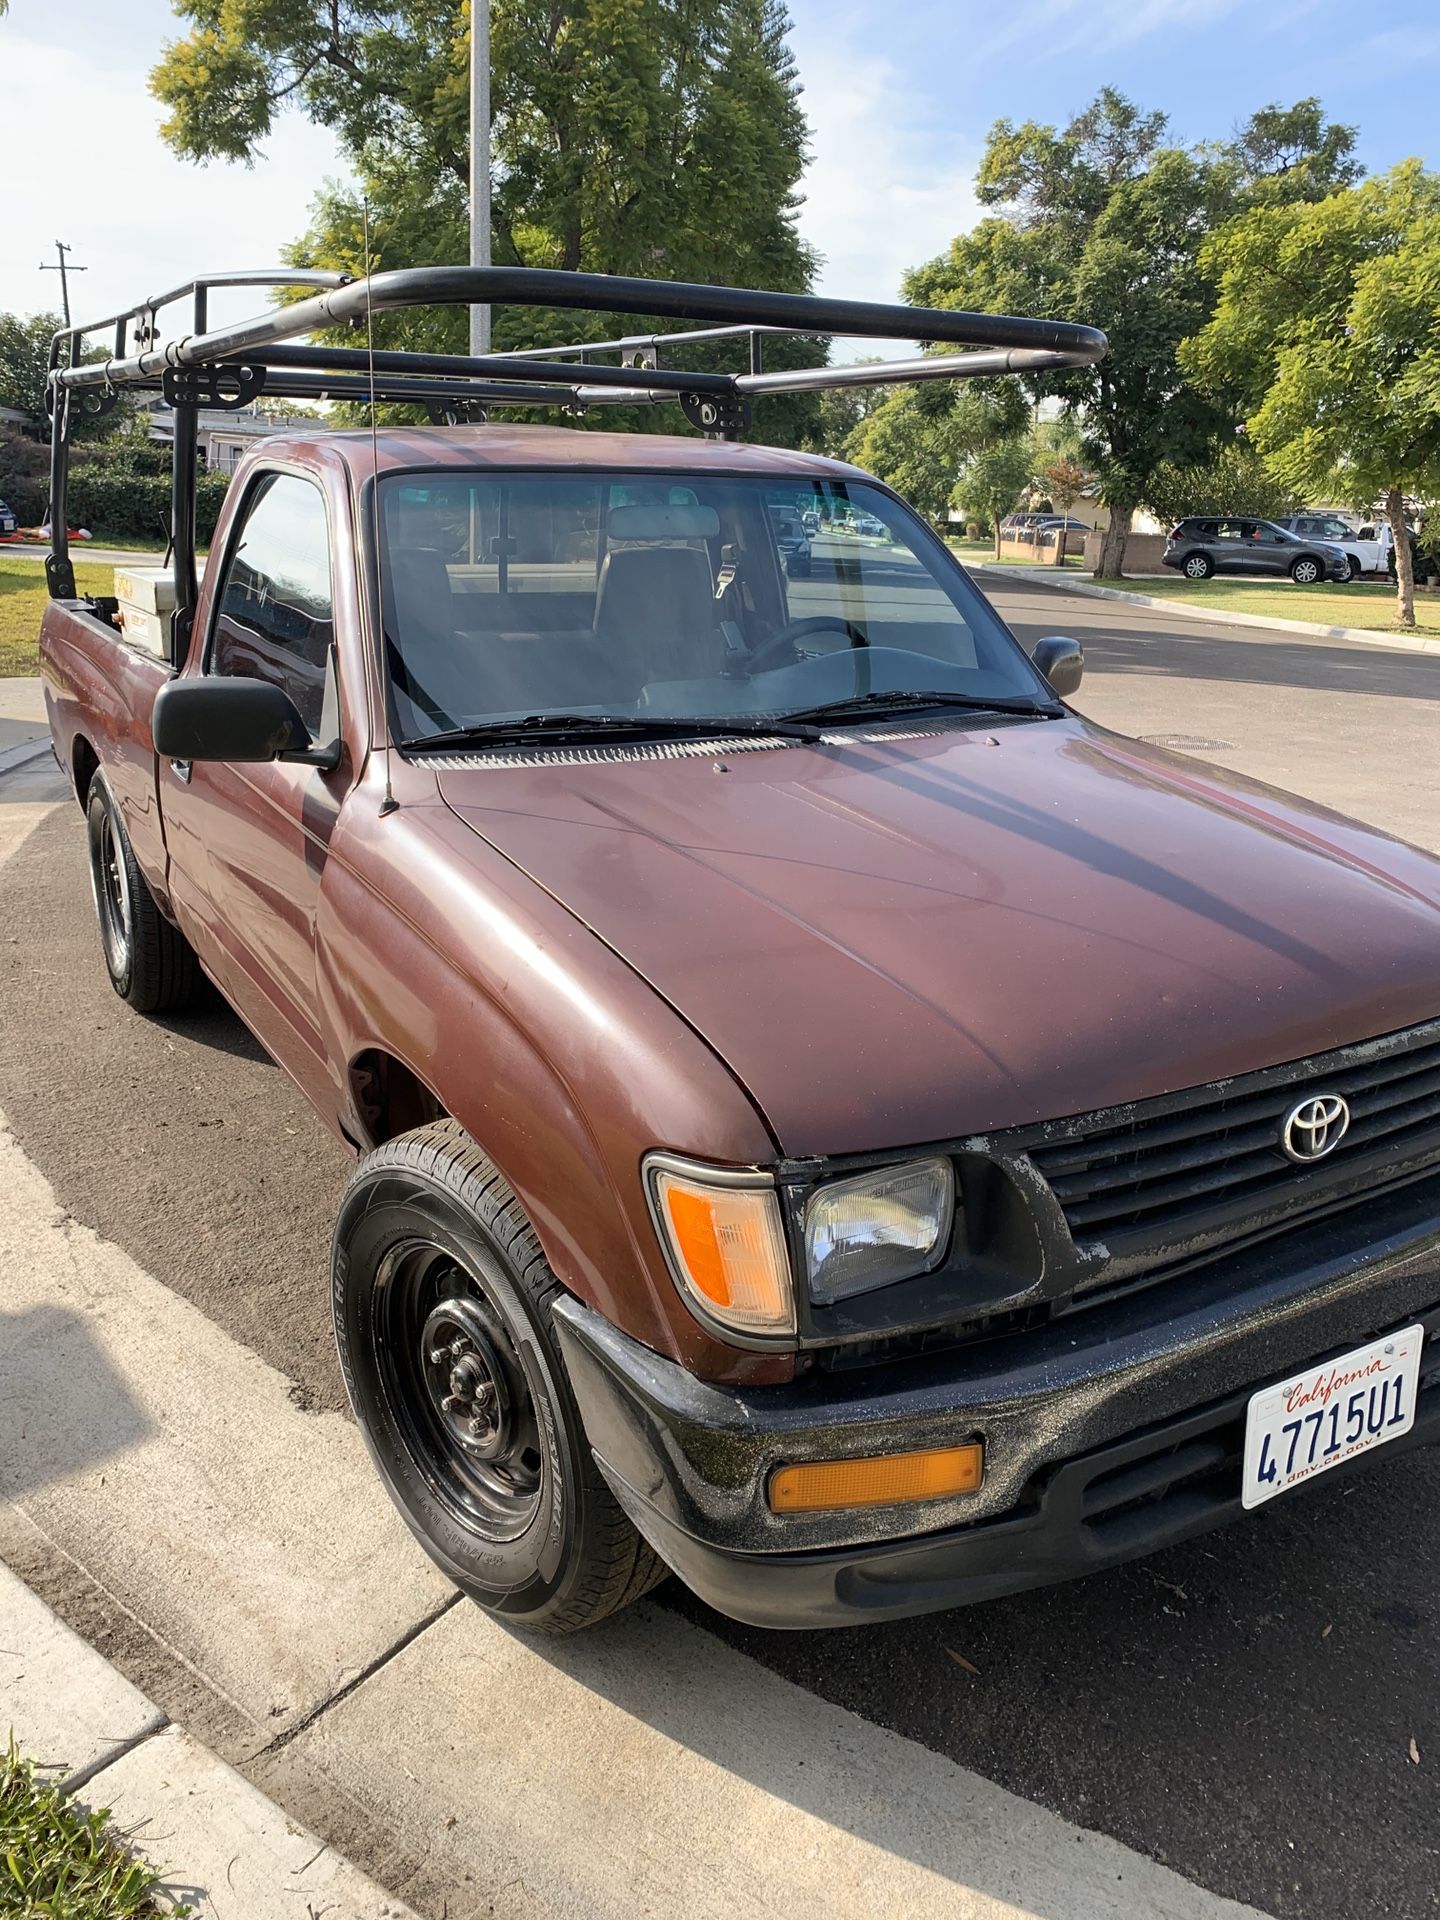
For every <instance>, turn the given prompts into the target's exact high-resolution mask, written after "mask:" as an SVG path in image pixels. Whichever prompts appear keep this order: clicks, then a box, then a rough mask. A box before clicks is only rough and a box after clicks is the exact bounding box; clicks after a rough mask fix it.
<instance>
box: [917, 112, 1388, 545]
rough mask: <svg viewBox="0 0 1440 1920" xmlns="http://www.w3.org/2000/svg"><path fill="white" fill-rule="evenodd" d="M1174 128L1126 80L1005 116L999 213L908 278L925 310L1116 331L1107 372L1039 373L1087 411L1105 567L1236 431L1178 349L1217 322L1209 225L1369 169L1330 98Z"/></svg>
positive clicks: (988, 192) (993, 143)
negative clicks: (1191, 135)
mask: <svg viewBox="0 0 1440 1920" xmlns="http://www.w3.org/2000/svg"><path fill="white" fill-rule="evenodd" d="M1165 135H1166V123H1165V119H1164V116H1163V115H1161V114H1156V113H1143V112H1142V111H1141V110H1140V109H1139V108H1138V107H1136V106H1135V105H1134V104H1133V103H1132V102H1131V101H1129V100H1127V99H1125V97H1124V96H1123V95H1121V94H1119V93H1116V92H1115V91H1114V90H1113V89H1111V88H1105V89H1103V90H1102V92H1101V93H1100V94H1099V95H1098V96H1097V97H1096V99H1095V100H1094V102H1093V103H1092V104H1091V105H1090V106H1089V107H1088V108H1087V109H1086V110H1085V112H1084V113H1082V114H1080V115H1079V116H1078V117H1077V118H1076V119H1075V120H1073V121H1071V123H1070V124H1069V125H1068V126H1067V127H1065V128H1063V129H1057V128H1055V127H1050V126H1040V125H1037V124H1035V123H1033V122H1027V123H1026V124H1025V125H1024V126H1021V127H1018V128H1017V127H1015V126H1014V125H1013V124H1012V123H1011V122H1009V121H1004V120H1002V121H999V122H997V123H996V125H995V126H994V127H993V128H992V129H991V133H990V138H989V142H988V144H987V147H986V152H985V157H984V160H983V161H982V164H981V168H980V174H979V183H978V184H979V195H980V199H981V201H982V202H983V203H984V204H985V205H987V206H989V207H991V208H993V209H995V211H994V212H993V213H992V215H991V216H990V217H989V218H987V219H985V220H983V221H981V222H980V224H979V225H978V226H977V227H976V228H975V229H974V230H973V231H972V232H970V233H968V234H963V235H961V236H960V237H959V238H958V239H957V240H955V241H954V242H953V243H952V244H951V246H950V248H949V250H948V252H947V253H946V254H944V255H942V256H941V257H940V258H939V259H937V260H933V261H931V262H929V263H928V264H927V265H925V266H922V267H920V268H918V269H916V271H915V272H913V273H912V274H910V275H909V276H908V278H907V281H906V294H907V297H908V298H910V299H912V300H914V301H917V302H920V303H922V304H925V305H934V306H952V307H966V308H979V309H985V308H990V309H992V310H994V309H1000V310H1003V311H1007V312H1013V313H1023V314H1032V315H1037V316H1052V317H1053V316H1057V315H1059V316H1065V317H1072V318H1075V319H1079V320H1084V321H1087V322H1089V323H1090V324H1092V325H1095V326H1099V327H1102V328H1103V329H1104V330H1105V332H1106V333H1107V334H1108V336H1109V339H1110V354H1109V356H1108V357H1107V359H1106V360H1105V361H1104V362H1102V364H1101V365H1100V366H1098V367H1093V368H1081V369H1076V370H1074V371H1073V372H1067V373H1064V374H1060V375H1056V376H1050V377H1048V378H1047V379H1046V380H1045V381H1043V382H1041V383H1037V385H1043V386H1044V387H1046V388H1047V389H1048V390H1049V391H1053V392H1056V393H1058V394H1059V395H1060V396H1061V398H1062V400H1063V401H1064V403H1065V406H1066V408H1067V410H1068V411H1069V412H1070V413H1071V414H1072V415H1073V416H1074V417H1075V419H1076V420H1077V422H1078V424H1079V426H1080V433H1081V444H1082V449H1083V455H1084V458H1085V459H1086V461H1087V462H1088V463H1089V464H1090V465H1091V466H1092V467H1093V469H1094V471H1095V473H1096V474H1097V476H1098V477H1099V480H1100V483H1101V489H1102V493H1103V497H1104V499H1105V501H1106V503H1107V504H1108V505H1109V507H1110V525H1109V529H1108V531H1107V533H1106V536H1105V540H1104V542H1103V544H1102V549H1101V556H1100V564H1099V566H1098V568H1097V572H1098V573H1099V574H1100V575H1101V576H1103V577H1107V578H1108V577H1115V576H1118V575H1119V574H1120V573H1121V571H1122V570H1123V563H1124V552H1125V542H1126V539H1127V538H1128V535H1129V531H1130V525H1131V521H1132V518H1133V515H1134V511H1135V509H1136V507H1137V506H1139V505H1140V503H1141V502H1142V501H1143V500H1144V498H1145V495H1146V491H1147V488H1148V485H1149V482H1150V479H1151V476H1152V475H1153V474H1154V473H1155V471H1156V470H1157V469H1158V468H1159V467H1160V466H1161V465H1162V464H1163V463H1165V462H1167V461H1169V462H1174V461H1180V462H1182V463H1183V462H1189V461H1197V460H1200V459H1203V458H1204V457H1205V455H1206V453H1207V451H1208V450H1209V448H1210V447H1211V446H1212V445H1213V444H1214V443H1215V441H1216V440H1217V439H1218V438H1219V437H1221V436H1223V435H1224V434H1225V433H1226V432H1228V431H1229V430H1230V429H1231V428H1232V427H1233V420H1231V419H1230V418H1228V417H1227V415H1226V412H1225V408H1224V406H1223V403H1222V402H1221V401H1219V400H1218V399H1217V398H1216V397H1215V396H1214V395H1212V394H1210V393H1206V392H1202V391H1200V390H1199V389H1198V388H1196V387H1195V386H1194V385H1192V384H1191V383H1190V382H1189V381H1187V379H1186V378H1185V375H1184V372H1183V370H1182V368H1181V366H1180V364H1179V361H1178V358H1177V349H1178V347H1179V343H1180V342H1181V340H1183V339H1185V338H1187V337H1188V336H1189V335H1191V334H1193V333H1195V332H1196V331H1198V330H1199V328H1200V327H1202V326H1203V325H1204V323H1205V321H1206V320H1207V319H1208V318H1209V313H1210V306H1211V302H1212V299H1213V291H1212V287H1211V284H1210V282H1209V280H1208V279H1207V277H1206V275H1205V274H1204V273H1203V272H1202V271H1201V268H1200V264H1199V255H1200V249H1201V246H1202V244H1203V242H1204V240H1205V237H1206V235H1207V234H1208V233H1210V232H1211V231H1213V230H1214V229H1215V228H1216V227H1217V226H1219V225H1220V224H1222V223H1223V222H1224V221H1225V220H1227V219H1229V218H1230V217H1232V216H1233V214H1234V213H1235V211H1236V209H1237V208H1239V207H1242V206H1246V205H1250V204H1252V203H1259V202H1261V201H1264V202H1267V203H1272V204H1283V203H1285V201H1286V200H1287V199H1289V198H1293V197H1297V196H1305V195H1313V194H1316V193H1320V192H1324V191H1327V190H1328V188H1329V186H1330V185H1332V184H1334V182H1335V181H1336V180H1337V179H1338V180H1348V179H1349V178H1350V177H1351V175H1352V174H1353V171H1354V168H1353V162H1352V161H1351V159H1350V157H1349V156H1350V152H1351V148H1352V147H1353V144H1354V135H1353V133H1352V131H1351V130H1350V129H1349V128H1345V127H1332V126H1330V125H1328V124H1327V123H1326V122H1325V121H1324V119H1323V117H1322V115H1321V114H1320V110H1319V107H1318V104H1317V103H1316V102H1314V101H1301V102H1300V103H1299V104H1298V105H1297V106H1295V107H1292V108H1279V107H1268V108H1266V109H1264V110H1263V112H1262V113H1260V114H1257V115H1256V116H1255V117H1254V118H1253V119H1252V120H1251V121H1250V122H1249V124H1248V125H1247V126H1246V127H1245V128H1243V129H1241V131H1240V132H1239V133H1238V134H1237V135H1236V136H1235V138H1234V139H1233V140H1232V141H1229V142H1226V143H1223V144H1220V145H1218V146H1217V145H1212V146H1209V147H1204V148H1198V149H1194V150H1188V149H1184V148H1180V147H1176V146H1171V145H1166V144H1165Z"/></svg>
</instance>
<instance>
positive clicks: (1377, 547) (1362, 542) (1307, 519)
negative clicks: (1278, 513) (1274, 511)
mask: <svg viewBox="0 0 1440 1920" xmlns="http://www.w3.org/2000/svg"><path fill="white" fill-rule="evenodd" d="M1275 525H1276V526H1277V527H1284V528H1285V530H1286V532H1287V533H1295V534H1298V535H1299V536H1300V538H1301V539H1302V540H1325V541H1328V542H1329V543H1330V545H1331V546H1335V547H1342V548H1343V549H1344V551H1345V553H1346V554H1347V555H1348V556H1349V560H1350V578H1351V579H1352V580H1358V579H1359V577H1360V575H1361V574H1362V573H1384V572H1385V570H1386V568H1387V567H1388V566H1389V564H1390V549H1391V548H1392V547H1393V546H1394V544H1395V536H1394V535H1393V534H1392V533H1391V531H1390V527H1389V524H1388V522H1386V521H1384V520H1382V521H1380V522H1379V524H1378V525H1376V526H1363V527H1361V528H1359V529H1358V530H1357V529H1356V528H1355V527H1352V526H1351V525H1350V523H1349V522H1348V521H1347V520H1342V519H1340V518H1339V516H1338V515H1336V514H1332V513H1292V514H1291V515H1290V516H1289V518H1288V519H1285V520H1277V521H1276V522H1275Z"/></svg>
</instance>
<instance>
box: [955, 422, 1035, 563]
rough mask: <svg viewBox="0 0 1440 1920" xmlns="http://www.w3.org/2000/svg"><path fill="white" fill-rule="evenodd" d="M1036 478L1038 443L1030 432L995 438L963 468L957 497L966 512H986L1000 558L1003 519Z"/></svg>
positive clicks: (957, 486) (956, 491) (997, 555)
mask: <svg viewBox="0 0 1440 1920" xmlns="http://www.w3.org/2000/svg"><path fill="white" fill-rule="evenodd" d="M1034 477H1035V446H1034V442H1033V441H1032V440H1031V438H1030V436H1029V434H1028V433H1018V434H1011V435H1009V436H1007V437H1006V438H1005V439H1003V440H994V441H992V442H991V443H990V444H989V445H988V446H985V447H982V448H980V449H979V451H978V452H976V453H973V454H971V456H970V457H969V459H968V460H967V461H966V462H965V465H964V467H963V469H962V470H961V474H960V478H959V481H958V483H957V485H956V488H955V499H956V501H957V502H958V504H959V505H960V506H961V507H962V508H963V509H964V511H965V512H967V513H978V514H983V515H984V517H985V518H986V519H988V520H989V521H990V522H991V524H992V526H993V527H994V530H995V558H996V559H997V560H998V559H999V558H1000V522H1001V521H1002V520H1003V519H1004V518H1005V515H1006V514H1007V513H1009V512H1010V510H1011V508H1012V507H1013V506H1014V505H1015V504H1016V502H1017V501H1018V500H1019V498H1020V496H1021V494H1022V493H1024V491H1025V489H1026V488H1027V487H1028V486H1029V485H1030V482H1031V480H1032V479H1033V478H1034Z"/></svg>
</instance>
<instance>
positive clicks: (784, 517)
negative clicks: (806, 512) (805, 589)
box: [770, 507, 810, 579]
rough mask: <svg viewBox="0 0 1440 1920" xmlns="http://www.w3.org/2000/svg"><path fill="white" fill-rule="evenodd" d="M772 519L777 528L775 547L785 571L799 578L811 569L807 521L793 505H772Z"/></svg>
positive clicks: (775, 528)
mask: <svg viewBox="0 0 1440 1920" xmlns="http://www.w3.org/2000/svg"><path fill="white" fill-rule="evenodd" d="M770 519H771V522H772V524H773V526H774V530H775V547H776V551H777V552H778V553H779V555H780V558H781V560H782V562H783V563H784V566H785V571H786V572H787V573H789V574H791V575H793V576H795V577H796V578H797V579H798V578H801V577H803V576H804V575H805V574H807V573H809V571H810V536H809V534H808V533H807V532H806V531H805V523H804V521H803V520H802V519H801V517H800V515H799V513H798V512H796V511H795V509H794V508H792V507H772V508H771V509H770Z"/></svg>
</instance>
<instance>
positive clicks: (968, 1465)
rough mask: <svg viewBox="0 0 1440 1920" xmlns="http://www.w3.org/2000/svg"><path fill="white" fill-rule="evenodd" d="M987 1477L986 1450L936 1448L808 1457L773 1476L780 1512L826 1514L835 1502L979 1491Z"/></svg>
mask: <svg viewBox="0 0 1440 1920" xmlns="http://www.w3.org/2000/svg"><path fill="white" fill-rule="evenodd" d="M984 1477H985V1449H984V1447H983V1446H982V1445H981V1444H980V1442H979V1441H978V1440H972V1441H970V1442H969V1443H967V1444H966V1445H965V1446H963V1447H932V1448H929V1449H927V1450H926V1451H925V1452H924V1453H886V1454H879V1455H876V1456H875V1457H873V1458H868V1459H864V1460H806V1461H803V1462H801V1463H800V1464H799V1465H796V1466H793V1467H777V1468H776V1469H775V1472H774V1473H773V1474H771V1476H770V1505H771V1507H772V1508H773V1510H774V1511H775V1512H776V1513H821V1512H824V1511H825V1510H826V1509H827V1508H835V1507H893V1506H898V1505H899V1504H900V1503H901V1502H902V1501H905V1500H938V1499H940V1498H941V1497H942V1496H943V1495H945V1494H949V1493H974V1492H976V1491H977V1489H978V1488H979V1485H980V1482H981V1480H982V1479H983V1478H984Z"/></svg>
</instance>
